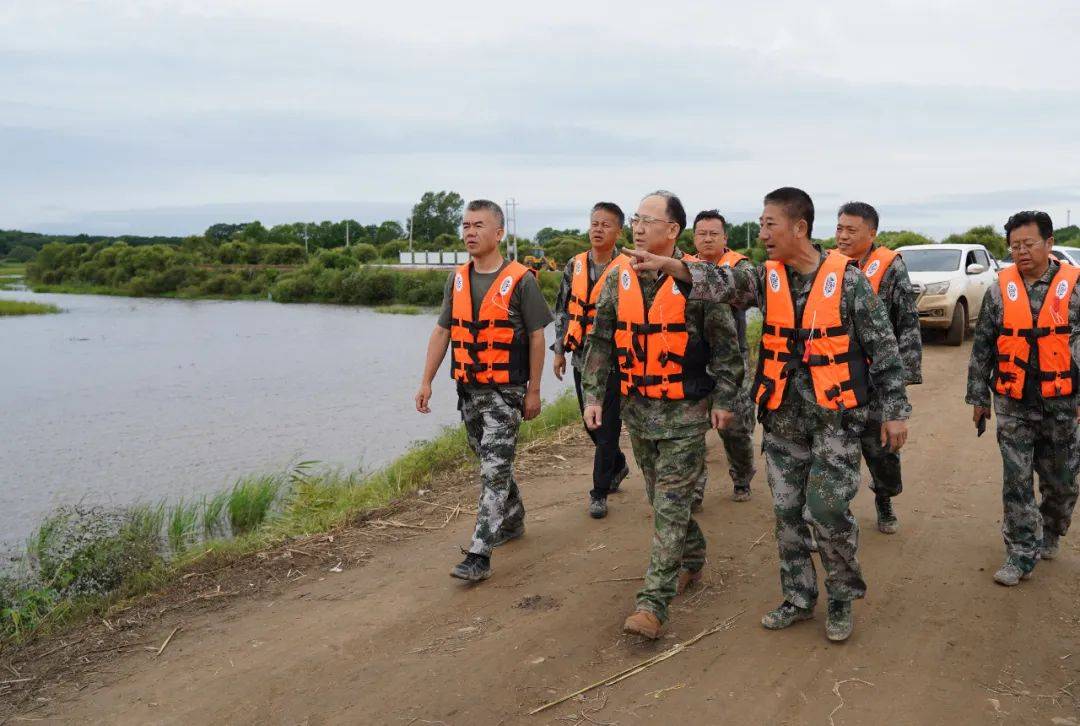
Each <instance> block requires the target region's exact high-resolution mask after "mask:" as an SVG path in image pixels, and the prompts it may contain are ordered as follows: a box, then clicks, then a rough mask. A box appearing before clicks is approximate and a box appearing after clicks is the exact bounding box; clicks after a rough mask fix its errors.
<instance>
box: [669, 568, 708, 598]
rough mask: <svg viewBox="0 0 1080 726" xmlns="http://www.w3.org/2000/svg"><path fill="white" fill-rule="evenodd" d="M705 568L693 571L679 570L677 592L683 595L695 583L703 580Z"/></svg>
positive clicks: (676, 584)
mask: <svg viewBox="0 0 1080 726" xmlns="http://www.w3.org/2000/svg"><path fill="white" fill-rule="evenodd" d="M702 574H703V570H697V571H695V572H691V571H690V570H679V581H678V582H676V583H675V594H676V595H682V594H683V593H684V592H686V591H687V590H689V589H690V588H691V587H693V586H694V585H696V584H698V583H699V582H701V577H702Z"/></svg>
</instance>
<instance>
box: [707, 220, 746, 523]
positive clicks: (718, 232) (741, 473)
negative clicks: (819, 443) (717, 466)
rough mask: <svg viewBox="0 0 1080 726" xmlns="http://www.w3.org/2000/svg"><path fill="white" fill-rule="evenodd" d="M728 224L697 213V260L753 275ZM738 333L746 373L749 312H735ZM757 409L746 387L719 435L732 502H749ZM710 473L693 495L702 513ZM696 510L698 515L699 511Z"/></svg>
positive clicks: (725, 221) (741, 390)
mask: <svg viewBox="0 0 1080 726" xmlns="http://www.w3.org/2000/svg"><path fill="white" fill-rule="evenodd" d="M727 241H728V235H727V220H725V219H724V215H722V214H720V212H719V211H717V210H715V209H707V210H705V211H703V212H698V215H697V216H696V217H694V248H695V249H696V250H697V255H696V257H697V258H698V259H699V260H704V261H705V262H711V263H713V264H714V265H727V266H729V267H738V266H742V267H745V268H747V269H748V270H750V271H752V270H753V268H754V264H753V263H752V262H750V260H749V259H748V258H747V257H746V256H745V255H741V254H739V253H738V252H736V251H735V250H733V249H729V248H728V246H727ZM732 314H733V315H734V317H735V329H736V331H737V333H738V337H739V352H740V353H742V357H743V363H744V369H746V370H749V357H748V351H747V349H746V311H745V310H733V311H732ZM753 437H754V407H753V405H752V404H751V402H750V395H749V391H748V390H747V387H746V386H743V388H742V389H740V391H739V396H738V398H737V399H736V403H735V419H734V420H733V421H732V422H731V425H730V426H728V427H727V428H725V429H723V430H721V431H720V440H721V441H722V442H723V443H724V453H725V454H726V455H727V460H728V474H730V475H731V481H732V483H733V484H734V487H735V488H734V491H733V492H732V495H731V498H732V499H733V500H734V501H736V502H745V501H748V500H749V499H750V480H751V479H753V478H754V473H755V468H754V441H753ZM707 482H708V473H707V472H702V476H701V480H700V481H699V482H698V484H697V488H696V489H695V491H694V496H695V507H696V509H700V507H701V502H702V500H703V499H704V498H705V486H706V484H707ZM696 509H695V511H696Z"/></svg>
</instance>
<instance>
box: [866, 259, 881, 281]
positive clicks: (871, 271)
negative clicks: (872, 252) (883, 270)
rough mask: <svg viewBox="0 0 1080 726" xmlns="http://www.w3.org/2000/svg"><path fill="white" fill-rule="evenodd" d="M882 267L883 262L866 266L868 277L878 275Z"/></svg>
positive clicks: (874, 262)
mask: <svg viewBox="0 0 1080 726" xmlns="http://www.w3.org/2000/svg"><path fill="white" fill-rule="evenodd" d="M879 267H881V260H874V261H873V262H871V263H870V264H869V265H867V266H866V276H867V277H873V276H874V275H876V274H877V271H878V268H879Z"/></svg>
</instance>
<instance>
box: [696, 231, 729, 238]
mask: <svg viewBox="0 0 1080 726" xmlns="http://www.w3.org/2000/svg"><path fill="white" fill-rule="evenodd" d="M694 236H695V237H698V238H700V239H723V238H724V237H726V236H727V235H725V234H724V233H723V232H717V231H716V230H712V229H709V230H705V229H703V230H701V231H700V232H694Z"/></svg>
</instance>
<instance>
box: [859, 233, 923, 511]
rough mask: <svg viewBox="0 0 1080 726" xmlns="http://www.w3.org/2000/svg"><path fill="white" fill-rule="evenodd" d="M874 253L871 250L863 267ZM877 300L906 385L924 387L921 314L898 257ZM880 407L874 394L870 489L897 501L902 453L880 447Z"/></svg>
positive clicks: (865, 444)
mask: <svg viewBox="0 0 1080 726" xmlns="http://www.w3.org/2000/svg"><path fill="white" fill-rule="evenodd" d="M873 251H874V248H873V247H871V248H870V249H869V250H868V251H867V253H866V256H865V257H863V259H862V260H860V261H859V262H860V265H864V264H865V263H866V258H867V257H869V256H870V254H871V253H872V252H873ZM878 297H879V298H881V302H883V303H884V304H885V311H886V313H887V314H888V316H889V323H890V325H891V326H892V330H893V333H895V334H896V343H897V345H898V346H899V348H900V362H901V363H903V365H904V383H906V384H907V385H909V386H910V385H914V384H917V383H922V333H921V331H920V330H919V311H918V310H917V309H916V307H915V291H914V290H913V289H912V287H911V280H910V278H908V273H907V265H905V264H904V260H903V258H902V257H897V258H896V259H894V260H893V261H892V263H891V264H890V265H889V267H888V268H887V269H886V270H885V274H884V276H883V277H882V279H881V286H880V287H879V288H878ZM881 424H882V418H881V403H880V402H879V401H878V400H877V396H876V395H875V393H874V391H871V398H870V419H869V421H868V422H867V425H866V428H865V429H863V432H862V436H861V437H860V441H861V445H862V455H863V459H864V460H865V461H866V468H867V469H869V470H870V478H871V481H870V489H872V490H873V491H874V493H875V494H879V495H882V496H886V497H895V496H896V495H897V494H899V493H900V492H901V491H903V489H904V484H903V480H902V479H901V476H900V452H894V451H889V449H888V448H887V447H885V446H882V445H881Z"/></svg>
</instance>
